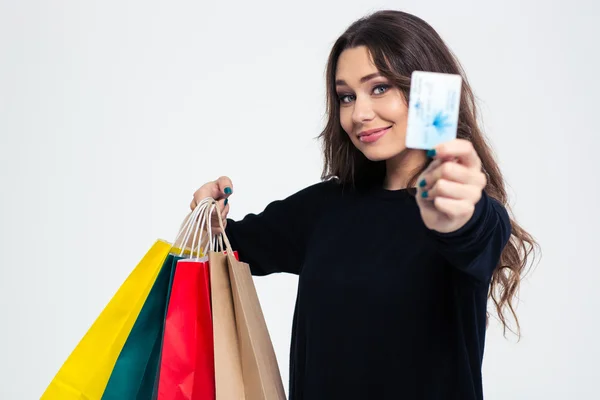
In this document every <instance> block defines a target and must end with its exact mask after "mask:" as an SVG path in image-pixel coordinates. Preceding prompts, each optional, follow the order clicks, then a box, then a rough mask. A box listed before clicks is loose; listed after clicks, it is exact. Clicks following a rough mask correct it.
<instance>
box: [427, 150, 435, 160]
mask: <svg viewBox="0 0 600 400" xmlns="http://www.w3.org/2000/svg"><path fill="white" fill-rule="evenodd" d="M435 154H436V152H435V149H431V150H427V157H429V158H433V157H435Z"/></svg>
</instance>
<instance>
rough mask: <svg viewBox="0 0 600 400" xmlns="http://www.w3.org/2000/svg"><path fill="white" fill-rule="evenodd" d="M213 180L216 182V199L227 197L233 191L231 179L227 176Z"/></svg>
mask: <svg viewBox="0 0 600 400" xmlns="http://www.w3.org/2000/svg"><path fill="white" fill-rule="evenodd" d="M215 182H216V184H217V191H218V193H217V195H216V197H215V199H216V200H218V199H222V198H227V197H229V196H230V195H231V194H232V193H233V183H232V182H231V179H229V177H227V176H222V177H220V178H219V179H217V180H216V181H215Z"/></svg>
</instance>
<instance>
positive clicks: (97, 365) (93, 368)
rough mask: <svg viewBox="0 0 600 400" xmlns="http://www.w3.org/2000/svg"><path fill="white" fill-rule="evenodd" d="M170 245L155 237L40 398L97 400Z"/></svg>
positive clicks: (45, 399)
mask: <svg viewBox="0 0 600 400" xmlns="http://www.w3.org/2000/svg"><path fill="white" fill-rule="evenodd" d="M170 249H171V245H170V244H169V243H167V242H165V241H161V240H159V241H157V242H155V243H154V245H153V246H152V247H151V248H150V250H149V251H148V252H147V253H146V255H145V256H144V257H143V258H142V260H141V261H140V262H139V263H138V265H137V266H136V267H135V269H134V270H133V272H132V273H131V274H130V275H129V276H128V278H127V279H126V280H125V282H124V283H123V284H122V285H121V287H120V288H119V290H118V291H117V292H116V293H115V295H114V296H113V298H112V299H111V300H110V302H109V303H108V304H107V305H106V307H105V308H104V310H103V311H102V313H101V314H100V316H99V317H98V318H97V319H96V321H95V322H94V323H93V324H92V326H91V327H90V329H89V330H88V331H87V333H86V334H85V336H84V337H83V338H82V339H81V341H80V342H79V343H78V345H77V346H76V347H75V349H74V350H73V351H72V352H71V354H70V355H69V357H68V358H67V360H66V361H65V362H64V364H63V365H62V367H61V368H60V370H59V371H58V373H57V374H56V376H55V377H54V379H53V380H52V381H51V382H50V384H49V386H48V387H47V389H46V391H45V392H44V394H43V395H42V397H41V400H98V399H100V398H101V397H102V393H103V392H104V389H105V388H106V384H107V383H108V380H109V378H110V375H111V372H112V370H113V367H114V365H115V363H116V361H117V358H118V356H119V353H120V352H121V349H122V348H123V346H124V344H125V341H126V339H127V337H128V335H129V333H130V332H131V329H132V327H133V325H134V323H135V321H136V319H137V317H138V315H139V314H140V311H141V309H142V306H143V304H144V302H145V301H146V298H147V297H148V294H149V293H150V290H151V288H152V286H153V284H154V282H155V281H156V279H157V277H158V274H159V272H160V270H161V267H162V265H163V263H164V261H165V259H166V258H167V256H168V254H169V251H170Z"/></svg>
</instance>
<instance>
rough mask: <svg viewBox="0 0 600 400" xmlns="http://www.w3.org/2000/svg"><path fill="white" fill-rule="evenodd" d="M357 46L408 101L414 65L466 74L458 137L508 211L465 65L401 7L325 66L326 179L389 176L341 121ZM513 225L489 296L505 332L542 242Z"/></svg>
mask: <svg viewBox="0 0 600 400" xmlns="http://www.w3.org/2000/svg"><path fill="white" fill-rule="evenodd" d="M358 46H366V47H367V48H368V49H369V51H370V53H371V56H372V58H373V61H374V63H375V66H376V67H377V68H378V70H379V72H380V73H381V74H382V75H383V76H385V77H386V78H387V79H389V80H390V82H391V83H392V84H393V85H394V86H395V87H397V88H399V89H400V91H401V92H402V93H403V94H404V98H405V99H406V101H407V102H408V98H409V92H410V76H411V74H412V72H413V71H415V70H420V71H431V72H441V73H449V74H459V75H461V76H462V78H463V86H462V93H461V103H460V111H459V120H458V137H459V138H462V139H466V140H469V141H470V142H471V143H472V144H473V147H474V148H475V150H476V151H477V154H478V155H479V157H480V158H481V161H482V168H483V172H484V173H485V174H486V176H487V185H486V187H485V191H486V193H487V194H488V195H489V196H491V197H493V198H494V199H496V200H497V201H499V202H500V203H501V204H503V205H504V206H505V207H506V208H507V209H508V210H509V206H508V204H507V194H506V189H505V186H504V179H503V177H502V173H501V172H500V169H499V167H498V164H497V163H496V161H495V159H494V155H493V152H492V150H491V148H490V146H489V145H488V144H487V142H486V140H485V137H484V135H483V133H482V131H481V130H480V128H479V126H478V122H477V119H478V112H477V107H476V104H475V97H474V95H473V92H472V90H471V88H470V86H469V83H468V81H467V79H466V75H465V73H464V70H463V68H462V67H461V65H460V63H459V62H458V60H457V59H456V58H455V57H454V55H453V53H452V51H451V50H450V49H449V48H448V46H447V45H446V44H445V43H444V41H443V40H442V39H441V37H440V36H439V35H438V33H437V32H436V31H435V30H434V29H433V28H432V27H431V26H430V25H429V24H428V23H426V22H425V21H423V20H422V19H420V18H418V17H416V16H414V15H411V14H407V13H404V12H401V11H377V12H375V13H373V14H370V15H368V16H366V17H363V18H361V19H359V20H357V21H356V22H354V23H353V24H352V25H351V26H350V27H349V28H348V29H347V30H346V31H345V32H344V33H343V34H342V35H341V36H340V37H339V38H338V39H337V41H336V42H335V44H334V45H333V48H332V50H331V53H330V55H329V60H328V63H327V70H326V84H327V105H326V112H327V119H328V120H327V124H326V126H325V128H324V129H323V131H322V132H321V134H320V135H319V138H321V139H322V140H323V151H324V167H323V174H322V179H331V178H333V177H335V178H337V179H338V180H339V181H340V182H341V183H342V184H350V185H352V186H353V187H362V186H367V185H373V184H382V183H383V181H384V178H385V173H386V170H385V161H378V162H373V161H370V160H368V159H367V158H366V157H365V156H364V155H363V154H362V153H361V152H360V151H358V150H357V149H356V147H355V146H354V145H353V144H352V142H351V141H350V139H349V138H348V135H347V134H346V133H345V132H344V131H343V129H342V127H341V124H340V104H339V98H338V96H337V94H336V89H335V73H336V68H337V61H338V58H339V56H340V54H341V53H342V52H343V51H344V50H346V49H348V48H354V47H358ZM427 165H428V163H426V164H425V165H423V166H422V168H421V169H419V170H418V171H415V174H414V176H412V177H411V179H410V180H409V183H408V185H407V186H408V187H409V188H413V187H414V186H415V183H416V180H417V179H418V176H419V175H420V174H421V172H423V170H424V169H425V168H426V167H427ZM411 190H412V189H411ZM412 193H415V191H414V190H413V191H412ZM511 224H512V234H511V237H510V240H509V242H508V244H507V245H506V247H505V248H504V251H503V252H502V255H501V258H500V261H499V263H498V266H497V267H496V269H495V270H494V273H493V276H492V279H491V283H490V289H489V297H490V298H491V299H492V301H493V303H494V305H495V308H496V312H497V316H498V319H499V320H500V322H501V323H502V326H503V331H504V334H505V335H506V330H507V329H508V330H510V331H511V332H513V333H516V334H517V335H518V336H520V325H519V320H518V318H517V315H516V312H515V308H514V305H513V300H514V299H515V297H516V296H517V292H518V290H519V285H520V282H521V278H522V276H523V275H524V273H525V271H526V267H527V266H528V261H530V260H529V258H530V257H531V256H535V254H532V253H533V251H534V249H535V248H536V247H537V246H538V245H537V243H536V242H535V240H534V238H533V237H532V236H531V235H530V234H529V233H527V232H526V231H525V230H524V229H523V228H522V227H521V226H520V225H519V224H518V223H517V222H516V221H515V220H514V219H513V218H511ZM507 310H508V311H509V312H510V314H511V315H512V317H514V321H515V323H516V331H515V330H513V329H512V328H511V327H510V326H509V324H508V322H507V317H508V316H507V314H506V312H507ZM488 316H489V313H488Z"/></svg>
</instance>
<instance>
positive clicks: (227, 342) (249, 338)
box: [209, 212, 285, 400]
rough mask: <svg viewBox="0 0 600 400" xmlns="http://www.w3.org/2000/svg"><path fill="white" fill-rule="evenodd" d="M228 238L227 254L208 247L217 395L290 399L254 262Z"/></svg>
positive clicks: (220, 399)
mask: <svg viewBox="0 0 600 400" xmlns="http://www.w3.org/2000/svg"><path fill="white" fill-rule="evenodd" d="M217 214H219V217H220V212H217ZM220 222H221V226H222V221H220ZM222 231H224V230H222ZM223 239H224V240H225V244H226V246H227V249H228V250H230V251H228V252H227V254H224V253H220V252H209V262H210V274H211V292H212V308H213V333H214V346H215V383H216V397H217V400H285V392H284V389H283V383H282V380H281V374H280V371H279V366H278V365H277V359H276V357H275V351H274V349H273V344H272V342H271V337H270V335H269V331H268V329H267V324H266V322H265V319H264V315H263V312H262V309H261V307H260V302H259V300H258V295H257V293H256V288H255V287H254V282H253V280H252V275H251V273H250V267H249V265H248V264H246V263H243V262H239V261H237V260H236V259H235V257H234V256H233V254H232V252H233V250H235V249H231V244H230V243H229V240H228V239H227V237H226V236H225V235H224V234H223Z"/></svg>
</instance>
